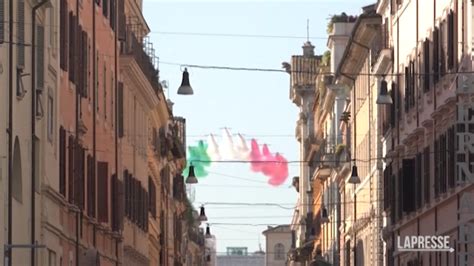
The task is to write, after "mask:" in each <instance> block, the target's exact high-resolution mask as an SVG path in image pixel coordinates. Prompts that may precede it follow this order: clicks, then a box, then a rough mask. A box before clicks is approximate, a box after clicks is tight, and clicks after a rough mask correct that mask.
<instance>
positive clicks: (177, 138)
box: [171, 117, 186, 158]
mask: <svg viewBox="0 0 474 266" xmlns="http://www.w3.org/2000/svg"><path fill="white" fill-rule="evenodd" d="M172 127H173V128H172V132H173V147H172V148H171V152H172V153H173V155H174V156H175V157H176V158H186V119H185V118H183V117H173V123H172Z"/></svg>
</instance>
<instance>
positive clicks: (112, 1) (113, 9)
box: [109, 0, 123, 31]
mask: <svg viewBox="0 0 474 266" xmlns="http://www.w3.org/2000/svg"><path fill="white" fill-rule="evenodd" d="M122 2H123V1H122ZM116 14H117V5H116V3H115V0H110V18H109V22H110V28H112V30H113V31H115V27H116V25H115V22H116V20H117V15H116Z"/></svg>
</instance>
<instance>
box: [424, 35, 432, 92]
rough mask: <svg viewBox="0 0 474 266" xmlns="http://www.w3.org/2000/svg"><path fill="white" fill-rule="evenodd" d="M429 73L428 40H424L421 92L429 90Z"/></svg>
mask: <svg viewBox="0 0 474 266" xmlns="http://www.w3.org/2000/svg"><path fill="white" fill-rule="evenodd" d="M430 72H431V62H430V40H429V39H425V42H424V43H423V92H428V91H429V90H430V85H431V84H430V76H431V75H430V74H431V73H430Z"/></svg>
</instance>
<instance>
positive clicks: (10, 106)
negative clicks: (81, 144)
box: [4, 0, 18, 266]
mask: <svg viewBox="0 0 474 266" xmlns="http://www.w3.org/2000/svg"><path fill="white" fill-rule="evenodd" d="M13 2H14V0H10V2H9V4H8V25H9V27H8V29H9V34H8V36H9V37H8V41H9V42H8V51H9V54H8V86H9V88H8V129H7V133H8V200H7V201H8V207H7V209H8V214H7V215H8V221H7V224H8V237H7V238H8V240H7V245H8V246H11V244H12V228H13V223H12V181H13V159H12V155H13V152H12V150H13V143H12V142H13ZM17 86H18V84H17ZM4 253H5V254H4V256H5V261H6V262H7V265H6V266H8V265H13V264H12V257H13V256H12V252H11V248H6V247H4Z"/></svg>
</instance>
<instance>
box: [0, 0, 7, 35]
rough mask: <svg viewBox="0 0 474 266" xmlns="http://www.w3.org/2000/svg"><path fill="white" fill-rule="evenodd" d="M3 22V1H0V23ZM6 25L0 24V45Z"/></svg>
mask: <svg viewBox="0 0 474 266" xmlns="http://www.w3.org/2000/svg"><path fill="white" fill-rule="evenodd" d="M4 20H5V0H0V21H4ZM5 26H6V23H0V43H3V42H4V40H5V28H4V27H5Z"/></svg>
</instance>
